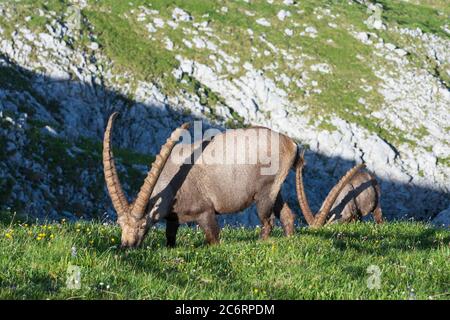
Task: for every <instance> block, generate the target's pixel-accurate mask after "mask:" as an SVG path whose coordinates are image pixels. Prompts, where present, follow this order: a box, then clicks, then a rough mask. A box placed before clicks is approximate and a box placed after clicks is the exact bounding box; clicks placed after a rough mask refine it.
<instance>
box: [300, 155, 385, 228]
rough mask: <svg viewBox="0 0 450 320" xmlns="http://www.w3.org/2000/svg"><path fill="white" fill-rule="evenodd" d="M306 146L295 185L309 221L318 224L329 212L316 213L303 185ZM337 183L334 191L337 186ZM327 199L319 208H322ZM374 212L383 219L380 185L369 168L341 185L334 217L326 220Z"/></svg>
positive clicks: (356, 217)
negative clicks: (323, 213) (368, 170)
mask: <svg viewBox="0 0 450 320" xmlns="http://www.w3.org/2000/svg"><path fill="white" fill-rule="evenodd" d="M304 153H305V152H304V150H302V152H301V153H300V155H299V159H298V161H297V166H296V188H297V196H298V202H299V204H300V208H301V210H302V212H303V215H304V217H305V220H306V222H307V223H308V225H310V226H311V227H314V228H317V227H320V226H322V225H323V224H325V220H326V218H327V216H326V215H321V216H318V215H316V216H314V215H313V213H312V211H311V209H310V207H309V204H308V200H307V198H306V193H305V188H304V185H303V176H302V174H303V167H304V166H305V165H306V162H305V158H304ZM336 187H337V186H335V187H334V188H333V189H332V190H331V191H330V193H331V192H333V190H335V189H336ZM324 206H325V202H324V204H323V205H322V208H321V209H320V211H319V212H321V211H322V210H323V208H324ZM371 212H372V213H373V217H374V220H375V221H376V223H382V222H383V217H382V213H381V207H380V186H379V184H378V182H377V180H376V179H375V177H374V176H373V175H372V174H371V173H369V172H367V171H359V172H358V173H356V174H355V175H354V176H353V177H352V178H351V179H350V180H349V181H348V182H347V184H346V185H345V186H344V187H343V188H342V189H341V191H340V192H339V195H338V196H337V197H336V199H335V201H334V203H333V206H332V209H331V211H330V215H331V218H330V219H329V220H328V221H327V222H326V223H327V224H329V223H333V222H351V221H355V220H359V219H361V217H363V216H366V215H368V214H369V213H371Z"/></svg>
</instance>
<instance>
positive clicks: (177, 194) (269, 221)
mask: <svg viewBox="0 0 450 320" xmlns="http://www.w3.org/2000/svg"><path fill="white" fill-rule="evenodd" d="M116 116H117V113H114V114H112V115H111V116H110V118H109V120H108V124H107V127H106V131H105V137H104V141H103V165H104V172H105V180H106V185H107V188H108V192H109V194H110V197H111V200H112V203H113V206H114V208H115V209H116V211H117V215H118V223H119V225H120V227H121V229H122V246H123V247H137V246H139V245H140V244H141V243H142V240H143V239H144V237H145V235H146V233H147V231H148V230H149V227H150V226H151V225H152V224H154V223H156V222H157V221H159V220H162V219H165V220H166V238H167V245H168V246H174V245H175V241H176V233H177V230H178V226H179V224H180V223H185V222H190V221H196V222H197V223H198V224H199V226H200V227H201V228H202V229H203V231H204V232H205V235H206V241H207V242H208V243H209V244H211V243H217V242H218V241H219V226H218V224H217V221H216V214H226V213H235V212H239V211H242V210H243V209H245V208H247V207H249V206H250V205H251V204H252V203H256V208H257V212H258V216H259V218H260V220H261V224H262V230H261V238H263V239H266V238H267V237H268V236H269V234H270V232H271V230H272V227H273V216H276V217H278V218H280V220H281V223H282V226H283V229H284V232H285V234H286V235H291V234H293V232H294V217H295V216H294V214H293V213H292V211H291V210H290V208H289V207H288V205H287V203H286V202H284V201H283V199H282V197H281V193H280V188H281V185H282V183H283V182H284V180H285V179H286V176H287V174H288V172H289V170H290V169H291V168H294V165H295V162H296V160H297V158H298V150H297V149H298V148H297V145H296V143H295V142H294V141H293V140H292V139H290V138H289V137H287V136H285V135H283V134H280V133H277V132H274V131H272V130H270V129H267V128H262V127H254V128H248V129H236V130H229V131H226V132H224V133H220V134H218V135H216V136H215V137H214V138H213V139H212V140H211V141H206V140H204V141H200V142H197V143H194V144H178V145H177V146H175V144H176V142H177V140H178V139H179V138H180V136H181V134H182V132H183V129H186V128H187V125H186V124H185V125H183V126H181V128H178V129H176V130H175V131H174V132H173V133H172V135H171V136H170V138H169V139H168V140H167V142H166V144H164V145H163V146H162V148H161V151H160V154H159V155H158V156H157V157H156V161H155V162H154V163H153V165H152V168H151V170H150V171H149V173H148V175H147V178H146V179H145V181H144V185H143V186H142V187H141V190H140V191H139V193H138V195H137V198H136V200H135V201H134V202H133V203H132V204H129V203H128V201H127V199H126V197H125V194H124V192H123V190H122V188H121V185H120V182H119V178H118V175H117V170H116V167H115V164H114V158H113V154H112V150H111V132H112V126H113V121H114V119H115V118H116ZM261 136H264V137H270V141H271V142H273V141H276V142H277V144H276V145H274V144H273V143H267V141H266V143H258V139H259V138H258V137H261ZM240 139H241V145H239V146H236V143H237V142H236V141H238V140H240ZM242 139H243V141H244V144H243V145H242ZM242 146H245V147H244V148H242ZM274 146H276V148H274ZM174 147H175V149H174ZM198 148H202V149H203V150H202V154H206V155H210V156H211V155H216V156H219V158H226V157H227V155H229V154H230V152H231V151H235V150H236V149H238V150H239V151H237V156H238V157H239V156H242V154H245V155H247V156H250V157H251V156H252V155H254V154H255V153H257V154H259V155H262V154H264V155H267V156H268V157H269V159H270V161H269V162H270V163H269V162H267V161H261V159H257V161H256V162H254V163H253V162H252V163H236V162H234V163H228V162H227V163H213V164H207V163H200V162H198V161H195V159H194V162H193V163H186V162H185V163H180V161H179V159H176V155H179V154H180V153H181V154H183V152H186V151H187V154H189V155H192V154H193V152H192V151H193V150H198ZM252 148H253V149H252ZM172 149H173V150H172ZM194 153H195V152H194ZM241 153H242V154H241ZM184 154H186V153H184ZM245 155H244V158H245ZM266 159H267V158H266ZM273 159H275V160H276V161H277V169H276V171H275V172H272V173H264V168H267V167H268V166H271V165H272V163H271V162H272V161H273ZM360 167H361V165H360V166H356V167H355V168H353V169H351V170H349V172H348V173H347V174H346V175H345V176H344V177H343V178H342V180H341V181H340V182H339V183H338V184H337V186H336V188H335V189H334V191H333V192H330V194H329V195H328V197H327V200H326V201H325V202H326V203H327V204H328V205H325V208H324V210H323V212H321V213H320V215H321V216H323V218H324V217H325V216H326V215H327V213H328V211H329V210H330V209H331V204H332V203H333V202H334V201H335V199H336V197H337V196H338V194H339V191H340V190H341V189H342V187H343V186H345V185H346V184H347V183H348V181H349V180H350V179H351V177H352V176H353V175H354V174H355V173H356V172H357V171H358V170H359V169H360Z"/></svg>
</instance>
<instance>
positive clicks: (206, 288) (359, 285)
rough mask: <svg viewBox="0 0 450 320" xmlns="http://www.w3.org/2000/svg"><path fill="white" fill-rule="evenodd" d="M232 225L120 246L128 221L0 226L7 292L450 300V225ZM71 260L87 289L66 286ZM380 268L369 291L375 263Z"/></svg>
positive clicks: (0, 291)
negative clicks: (215, 234)
mask: <svg viewBox="0 0 450 320" xmlns="http://www.w3.org/2000/svg"><path fill="white" fill-rule="evenodd" d="M258 233H259V229H258V228H256V229H254V230H251V229H241V228H236V229H233V228H225V229H224V230H222V233H221V239H222V240H221V241H222V242H221V244H220V245H216V246H211V247H208V246H206V245H204V244H203V233H202V232H201V231H199V230H196V229H193V228H188V227H183V228H181V229H180V231H179V234H178V247H177V248H174V249H168V248H166V247H165V245H164V243H165V237H164V231H163V230H162V229H159V228H158V229H154V230H151V231H150V233H149V235H148V237H147V239H146V241H145V243H144V245H143V248H141V249H138V250H132V251H123V250H118V249H117V245H118V242H119V241H120V240H119V239H120V229H119V228H118V227H117V226H112V225H102V224H100V223H94V222H93V223H77V224H68V223H67V222H64V221H62V222H60V223H51V224H46V225H29V224H26V223H25V222H21V223H14V224H9V223H8V222H4V223H3V224H2V225H1V227H0V267H1V268H0V298H2V299H5V298H6V299H13V298H15V299H23V298H27V299H30V298H31V299H36V298H50V299H56V298H62V299H82V298H89V299H125V298H137V299H164V298H166V299H202V298H203V299H409V298H418V299H428V298H432V299H446V298H448V295H449V294H450V292H449V291H448V289H449V282H450V265H449V264H448V261H449V258H450V248H449V242H450V233H449V231H446V230H438V229H433V228H431V227H430V226H427V225H424V224H419V223H411V222H402V223H387V224H384V225H382V226H376V225H373V224H371V223H356V224H351V225H341V226H333V227H327V228H323V229H321V230H318V231H313V230H310V229H305V228H302V229H300V230H298V231H297V234H296V235H295V236H293V237H291V238H285V237H283V236H282V231H281V230H280V229H275V230H274V232H273V235H272V237H271V238H270V239H269V240H268V241H260V240H258ZM69 265H74V266H78V267H80V268H81V289H79V290H71V289H68V288H67V287H66V280H67V269H68V267H69ZM371 265H375V266H378V267H379V268H380V270H381V283H380V284H381V287H380V289H379V290H376V289H373V290H370V289H368V287H367V280H368V278H369V276H370V274H368V273H367V268H368V267H369V266H371Z"/></svg>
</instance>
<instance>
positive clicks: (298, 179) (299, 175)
mask: <svg viewBox="0 0 450 320" xmlns="http://www.w3.org/2000/svg"><path fill="white" fill-rule="evenodd" d="M304 156H305V150H302V151H301V153H300V155H299V159H298V161H297V167H296V176H295V186H296V188H297V199H298V204H299V205H300V208H301V209H302V212H303V216H304V217H305V220H306V222H307V223H308V225H312V224H313V223H314V215H313V213H312V211H311V208H310V207H309V204H308V199H307V198H306V193H305V187H304V185H303V166H304V165H305V158H304Z"/></svg>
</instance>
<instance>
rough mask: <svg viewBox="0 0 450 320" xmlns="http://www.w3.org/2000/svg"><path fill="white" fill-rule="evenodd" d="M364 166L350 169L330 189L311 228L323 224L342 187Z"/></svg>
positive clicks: (359, 165) (362, 164)
mask: <svg viewBox="0 0 450 320" xmlns="http://www.w3.org/2000/svg"><path fill="white" fill-rule="evenodd" d="M365 166H366V165H365V164H364V163H361V164H358V165H357V166H354V167H353V168H352V169H350V170H348V171H347V173H346V174H345V175H344V176H343V177H342V178H341V180H340V181H339V182H338V184H337V185H336V186H334V188H333V189H331V191H330V193H328V196H327V197H326V199H325V201H324V202H323V205H322V208H321V209H320V211H319V213H317V214H316V216H315V219H314V224H313V225H312V227H314V228H318V227H321V226H322V225H323V224H324V223H325V219H326V218H327V215H328V213H329V212H330V210H331V207H332V206H333V203H334V202H335V201H336V198H337V197H338V195H339V193H340V192H341V191H342V188H344V186H345V185H346V184H347V183H349V182H350V180H351V179H352V178H353V176H354V175H355V174H356V173H357V172H358V171H359V170H361V169H362V168H364V167H365Z"/></svg>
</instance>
